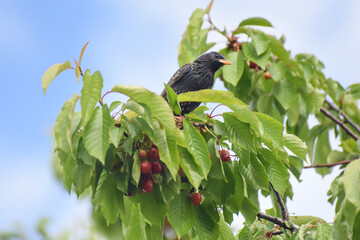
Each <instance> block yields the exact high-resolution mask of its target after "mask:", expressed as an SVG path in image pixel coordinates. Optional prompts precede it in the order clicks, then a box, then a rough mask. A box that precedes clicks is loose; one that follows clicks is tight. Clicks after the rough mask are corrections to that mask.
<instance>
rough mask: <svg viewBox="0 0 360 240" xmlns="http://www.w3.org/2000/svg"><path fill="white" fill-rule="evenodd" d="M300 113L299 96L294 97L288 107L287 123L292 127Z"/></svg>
mask: <svg viewBox="0 0 360 240" xmlns="http://www.w3.org/2000/svg"><path fill="white" fill-rule="evenodd" d="M299 115H300V102H299V98H296V99H295V101H294V102H293V104H292V105H291V106H290V107H289V109H288V115H287V116H288V124H289V125H290V127H294V126H295V125H296V123H297V122H298V120H299Z"/></svg>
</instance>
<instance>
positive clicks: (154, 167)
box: [151, 162, 162, 174]
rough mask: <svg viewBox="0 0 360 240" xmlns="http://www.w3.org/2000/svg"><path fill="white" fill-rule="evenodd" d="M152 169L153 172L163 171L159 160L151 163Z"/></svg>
mask: <svg viewBox="0 0 360 240" xmlns="http://www.w3.org/2000/svg"><path fill="white" fill-rule="evenodd" d="M151 169H152V173H153V174H159V173H161V172H162V166H161V164H160V163H159V162H153V164H151Z"/></svg>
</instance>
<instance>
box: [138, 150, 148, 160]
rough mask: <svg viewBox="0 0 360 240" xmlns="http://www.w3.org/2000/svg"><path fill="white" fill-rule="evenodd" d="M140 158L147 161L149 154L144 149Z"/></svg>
mask: <svg viewBox="0 0 360 240" xmlns="http://www.w3.org/2000/svg"><path fill="white" fill-rule="evenodd" d="M139 156H140V158H141V159H146V158H147V153H146V151H145V150H144V149H141V150H140V152H139Z"/></svg>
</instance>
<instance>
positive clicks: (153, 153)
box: [147, 148, 160, 161]
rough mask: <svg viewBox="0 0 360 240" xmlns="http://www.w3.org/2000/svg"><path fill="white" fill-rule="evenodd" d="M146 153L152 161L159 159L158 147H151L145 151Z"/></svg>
mask: <svg viewBox="0 0 360 240" xmlns="http://www.w3.org/2000/svg"><path fill="white" fill-rule="evenodd" d="M147 155H148V157H149V159H150V160H152V161H158V160H160V156H159V149H157V148H152V149H150V150H149V151H148V152H147Z"/></svg>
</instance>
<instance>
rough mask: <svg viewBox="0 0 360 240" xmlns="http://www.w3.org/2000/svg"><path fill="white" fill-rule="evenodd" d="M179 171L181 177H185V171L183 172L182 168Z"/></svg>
mask: <svg viewBox="0 0 360 240" xmlns="http://www.w3.org/2000/svg"><path fill="white" fill-rule="evenodd" d="M178 171H179V176H180V177H182V176H184V173H183V171H182V170H181V168H179V170H178Z"/></svg>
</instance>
